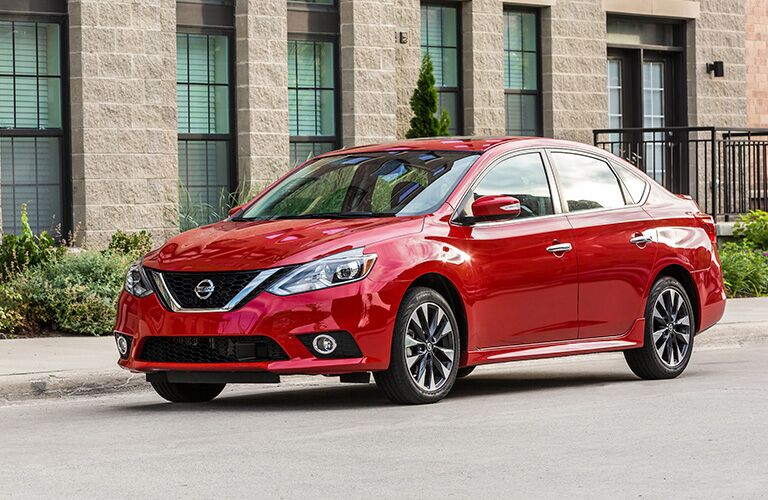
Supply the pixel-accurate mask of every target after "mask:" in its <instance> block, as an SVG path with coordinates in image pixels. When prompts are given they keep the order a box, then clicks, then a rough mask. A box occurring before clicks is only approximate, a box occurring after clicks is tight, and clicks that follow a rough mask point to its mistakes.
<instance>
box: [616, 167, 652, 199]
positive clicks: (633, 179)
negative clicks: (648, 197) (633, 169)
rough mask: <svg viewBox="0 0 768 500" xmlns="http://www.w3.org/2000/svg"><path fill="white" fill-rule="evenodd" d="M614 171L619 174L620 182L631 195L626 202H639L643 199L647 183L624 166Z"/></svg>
mask: <svg viewBox="0 0 768 500" xmlns="http://www.w3.org/2000/svg"><path fill="white" fill-rule="evenodd" d="M616 172H617V173H618V174H619V177H620V178H621V182H623V183H624V187H626V188H627V191H629V195H630V196H631V197H632V199H631V200H627V203H628V204H631V203H640V200H642V199H643V195H644V194H645V189H646V188H647V187H648V183H646V182H645V181H644V180H642V179H641V178H640V177H638V176H636V175H634V174H632V173H630V172H628V171H627V169H626V168H617V169H616Z"/></svg>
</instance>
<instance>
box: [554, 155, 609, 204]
mask: <svg viewBox="0 0 768 500" xmlns="http://www.w3.org/2000/svg"><path fill="white" fill-rule="evenodd" d="M552 156H553V158H554V161H555V165H556V167H557V171H558V174H559V176H560V186H561V188H562V190H563V195H564V196H565V199H566V201H567V203H568V209H569V210H570V211H571V212H576V211H579V210H590V209H594V208H615V207H620V206H623V205H624V196H623V195H622V193H621V188H620V186H619V181H618V179H617V178H616V175H614V173H613V171H612V170H611V168H610V167H609V166H608V164H607V163H605V162H604V161H601V160H598V159H595V158H592V157H589V156H584V155H579V154H571V153H553V154H552Z"/></svg>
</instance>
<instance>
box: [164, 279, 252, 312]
mask: <svg viewBox="0 0 768 500" xmlns="http://www.w3.org/2000/svg"><path fill="white" fill-rule="evenodd" d="M155 272H156V271H155ZM258 274H259V271H246V272H230V273H168V272H164V273H162V275H163V279H164V280H165V284H166V285H167V286H168V291H169V292H170V293H171V295H173V298H174V299H175V300H176V302H177V303H178V304H179V305H180V306H181V307H183V308H184V309H220V308H222V307H224V306H225V305H227V303H228V302H229V301H230V300H232V299H233V298H234V296H235V295H237V294H238V293H240V291H241V290H242V289H243V288H245V286H246V285H247V284H248V283H250V282H251V281H253V279H254V278H255V277H256V276H258ZM204 280H211V282H212V283H213V286H214V292H213V294H211V296H210V297H208V298H207V299H201V298H199V297H198V296H197V295H196V294H195V287H196V286H197V285H198V284H199V283H200V282H202V281H204Z"/></svg>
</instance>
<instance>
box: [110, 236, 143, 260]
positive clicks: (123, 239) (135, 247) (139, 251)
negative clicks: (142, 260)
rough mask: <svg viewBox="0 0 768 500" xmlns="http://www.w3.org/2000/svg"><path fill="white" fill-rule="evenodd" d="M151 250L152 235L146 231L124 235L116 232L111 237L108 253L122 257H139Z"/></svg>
mask: <svg viewBox="0 0 768 500" xmlns="http://www.w3.org/2000/svg"><path fill="white" fill-rule="evenodd" d="M150 250H152V235H150V234H149V233H148V232H146V231H139V232H138V233H124V232H123V231H118V232H116V233H115V234H113V235H112V240H110V242H109V248H108V251H112V252H115V253H119V254H122V255H131V256H133V257H140V256H142V255H144V254H146V253H148V252H149V251H150Z"/></svg>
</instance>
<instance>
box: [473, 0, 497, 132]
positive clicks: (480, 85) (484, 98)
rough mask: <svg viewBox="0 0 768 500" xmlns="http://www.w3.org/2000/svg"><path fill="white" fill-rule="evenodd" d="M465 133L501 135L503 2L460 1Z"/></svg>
mask: <svg viewBox="0 0 768 500" xmlns="http://www.w3.org/2000/svg"><path fill="white" fill-rule="evenodd" d="M462 16H463V17H462V19H463V22H462V24H463V32H464V36H463V42H464V45H463V49H464V50H463V53H464V60H463V63H464V133H465V134H466V135H503V134H504V133H505V131H506V123H505V113H504V5H503V4H502V3H501V2H499V1H498V0H473V1H472V2H467V3H465V4H463V13H462Z"/></svg>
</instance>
